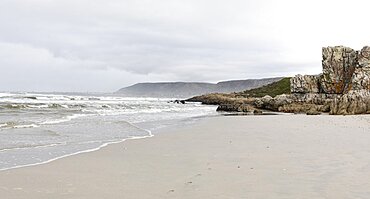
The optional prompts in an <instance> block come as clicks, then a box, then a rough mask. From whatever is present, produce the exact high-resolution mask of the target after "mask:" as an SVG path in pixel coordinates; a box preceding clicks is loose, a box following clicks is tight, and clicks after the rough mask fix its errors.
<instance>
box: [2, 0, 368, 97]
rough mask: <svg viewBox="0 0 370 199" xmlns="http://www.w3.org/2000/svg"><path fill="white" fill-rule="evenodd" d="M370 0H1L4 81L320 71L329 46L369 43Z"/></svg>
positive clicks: (97, 82)
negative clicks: (369, 12)
mask: <svg viewBox="0 0 370 199" xmlns="http://www.w3.org/2000/svg"><path fill="white" fill-rule="evenodd" d="M367 4H368V3H367V2H366V1H358V0H357V1H356V0H355V1H353V2H351V3H348V2H347V1H341V0H340V1H334V0H328V1H325V2H322V1H307V2H297V1H292V0H282V1H273V0H261V1H248V0H247V1H246V0H228V1H226V0H219V1H215V0H213V1H211V0H200V1H199V0H198V1H196V0H187V1H184V0H141V1H136V0H125V1H122V0H108V1H107V0H105V1H103V0H89V1H88V0H65V1H57V0H2V1H1V2H0V25H1V27H2V30H1V31H0V53H1V55H0V58H1V59H0V70H1V71H3V74H6V75H4V76H3V78H1V79H0V90H40V91H107V92H109V91H115V90H116V89H118V88H120V87H122V86H127V85H130V84H132V83H136V82H144V81H152V82H153V81H212V82H216V81H219V80H226V79H245V78H260V77H270V76H286V75H293V74H295V73H319V72H320V70H321V47H322V46H327V45H340V44H344V45H348V46H351V47H353V48H356V49H359V48H361V47H362V45H366V44H367V43H368V35H369V33H370V32H369V31H370V30H369V29H367V28H366V25H365V26H364V24H366V23H365V22H366V18H367V16H366V13H367V12H366V8H367ZM343 13H345V14H343ZM355 30H356V31H355Z"/></svg>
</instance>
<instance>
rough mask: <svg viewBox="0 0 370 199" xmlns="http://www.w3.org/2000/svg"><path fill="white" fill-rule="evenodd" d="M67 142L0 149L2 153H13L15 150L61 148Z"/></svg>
mask: <svg viewBox="0 0 370 199" xmlns="http://www.w3.org/2000/svg"><path fill="white" fill-rule="evenodd" d="M66 144H67V143H66V142H62V143H53V144H46V145H25V146H21V147H13V148H4V149H0V152H5V151H13V150H23V149H30V148H32V149H38V148H47V147H55V146H61V145H66Z"/></svg>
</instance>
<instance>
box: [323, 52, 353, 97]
mask: <svg viewBox="0 0 370 199" xmlns="http://www.w3.org/2000/svg"><path fill="white" fill-rule="evenodd" d="M322 59H323V60H322V68H323V73H322V75H321V80H320V81H321V88H322V91H323V93H328V94H342V93H344V92H347V91H348V89H349V85H350V82H351V79H352V74H353V72H354V70H355V68H356V65H357V52H356V51H355V50H353V49H351V48H348V47H343V46H336V47H326V48H322Z"/></svg>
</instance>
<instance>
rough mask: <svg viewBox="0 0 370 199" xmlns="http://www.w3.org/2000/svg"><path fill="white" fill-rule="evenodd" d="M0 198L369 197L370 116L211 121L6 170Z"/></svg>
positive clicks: (1, 179)
mask: <svg viewBox="0 0 370 199" xmlns="http://www.w3.org/2000/svg"><path fill="white" fill-rule="evenodd" d="M0 198H1V199H13V198H27V199H43V198H47V199H59V198H89V199H94V198H96V199H106V198H117V199H118V198H123V199H143V198H145V199H146V198H147V199H166V198H171V199H173V198H184V199H185V198H186V199H193V198H195V199H198V198H199V199H214V198H225V199H230V198H246V199H259V198H260V199H269V198H271V199H280V198H284V199H286V198H292V199H302V198H307V199H308V198H309V199H313V198H315V199H317V198H333V199H334V198H335V199H341V198H346V199H348V198H370V115H366V116H305V115H279V116H243V117H241V116H239V117H216V118H208V119H204V120H202V121H200V122H198V123H197V124H195V125H193V126H189V127H186V128H183V129H176V130H175V129H172V130H170V129H167V130H166V131H164V132H162V133H161V134H159V135H156V136H155V137H153V138H148V139H141V140H130V141H126V142H124V143H121V144H115V145H111V146H108V147H106V148H104V149H102V150H99V151H96V152H91V153H86V154H80V155H76V156H72V157H67V158H63V159H60V160H57V161H54V162H51V163H48V164H44V165H39V166H33V167H26V168H20V169H13V170H9V171H2V172H0Z"/></svg>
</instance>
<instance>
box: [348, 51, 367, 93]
mask: <svg viewBox="0 0 370 199" xmlns="http://www.w3.org/2000/svg"><path fill="white" fill-rule="evenodd" d="M362 89H367V90H370V47H369V46H365V47H363V48H362V50H361V51H360V52H359V54H358V67H356V69H355V72H354V73H353V76H352V90H362Z"/></svg>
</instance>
